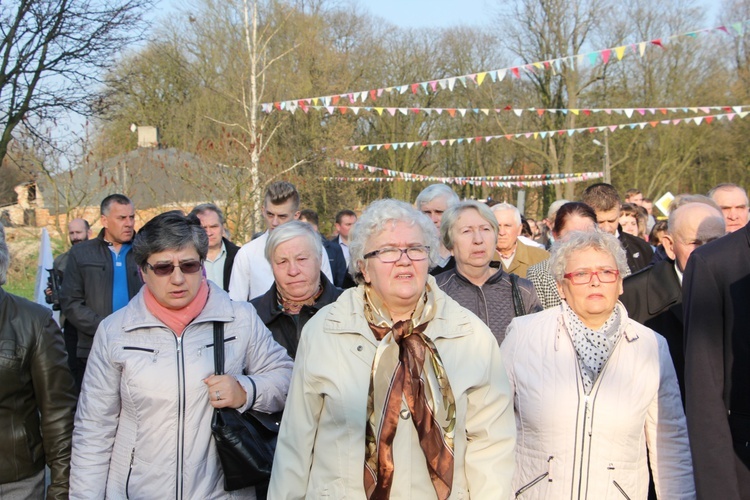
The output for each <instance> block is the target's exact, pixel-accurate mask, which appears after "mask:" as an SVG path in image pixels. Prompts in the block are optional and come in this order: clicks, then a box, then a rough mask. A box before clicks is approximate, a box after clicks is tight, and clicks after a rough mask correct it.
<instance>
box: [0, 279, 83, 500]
mask: <svg viewBox="0 0 750 500" xmlns="http://www.w3.org/2000/svg"><path fill="white" fill-rule="evenodd" d="M75 409H76V396H75V389H74V384H73V376H72V375H71V374H70V369H69V368H68V364H67V357H66V354H65V345H64V344H63V338H62V335H61V334H60V330H59V329H58V327H57V324H56V323H55V322H54V320H53V319H52V311H50V310H49V309H47V308H45V307H42V306H40V305H38V304H34V303H33V302H30V301H28V300H26V299H22V298H21V297H16V296H15V295H12V294H9V293H7V292H5V290H3V289H2V288H0V429H2V430H0V449H2V453H0V484H4V483H10V482H15V481H19V480H21V479H25V478H28V477H31V476H33V475H34V474H36V473H38V472H39V471H41V470H42V469H44V465H45V463H47V464H48V465H49V467H50V471H51V473H50V479H51V484H50V486H49V492H48V494H47V498H48V499H51V498H59V499H63V498H68V476H69V474H70V447H71V439H72V436H73V417H74V415H75Z"/></svg>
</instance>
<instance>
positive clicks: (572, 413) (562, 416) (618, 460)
mask: <svg viewBox="0 0 750 500" xmlns="http://www.w3.org/2000/svg"><path fill="white" fill-rule="evenodd" d="M617 307H619V308H620V314H621V318H622V321H623V323H622V325H623V327H622V328H624V329H623V330H622V332H623V334H622V335H621V337H620V339H619V340H618V342H617V344H616V346H615V348H614V350H613V351H612V353H611V355H610V357H609V360H608V361H607V362H606V364H605V366H604V368H603V370H602V372H601V374H600V375H599V377H598V378H597V380H596V382H595V384H594V386H593V388H592V390H591V393H590V394H589V395H588V396H587V395H586V394H585V393H584V390H583V384H582V382H581V376H580V370H579V368H578V359H577V357H576V352H575V349H574V347H573V342H572V340H571V338H570V336H569V334H568V331H567V329H566V327H565V323H564V321H563V319H562V306H558V307H555V308H552V309H547V310H545V311H542V312H540V313H537V314H532V315H530V316H523V317H520V318H515V319H514V320H513V321H512V322H511V324H510V326H509V327H508V335H507V337H506V338H505V341H504V342H503V344H502V346H501V351H502V354H503V361H504V362H505V367H506V369H507V371H508V378H509V380H510V383H511V387H512V388H513V390H514V392H515V396H514V402H515V413H516V428H517V430H518V442H517V445H516V472H515V476H514V477H513V490H514V492H515V496H516V498H521V499H527V498H533V499H555V500H558V499H563V498H571V499H572V498H576V499H590V500H605V499H620V500H622V499H631V500H635V499H645V498H646V497H647V494H648V468H647V467H648V465H647V462H646V452H647V451H648V453H649V459H650V461H651V468H652V470H653V474H654V482H655V485H656V492H657V495H658V496H659V498H663V499H668V500H678V499H691V498H695V484H694V480H693V468H692V462H691V458H690V447H689V445H688V437H687V428H686V424H685V414H684V412H683V409H682V403H681V402H680V390H679V388H678V386H677V378H676V376H675V371H674V367H673V365H672V360H671V358H670V356H669V349H668V347H667V343H666V340H664V338H663V337H662V336H661V335H659V334H657V333H656V332H654V331H653V330H650V329H649V328H646V327H645V326H642V325H640V324H638V323H636V322H635V321H632V320H631V319H629V318H628V317H627V312H626V311H625V308H624V307H622V304H620V303H618V305H617Z"/></svg>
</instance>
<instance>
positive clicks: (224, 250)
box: [190, 203, 240, 292]
mask: <svg viewBox="0 0 750 500" xmlns="http://www.w3.org/2000/svg"><path fill="white" fill-rule="evenodd" d="M190 215H191V216H195V217H198V219H199V220H200V221H201V226H202V227H203V229H205V231H206V234H207V235H208V254H207V255H206V260H205V262H204V263H203V267H204V268H205V269H206V277H207V278H208V279H210V280H211V281H213V282H214V283H216V284H217V285H219V286H220V287H221V288H223V289H224V291H225V292H228V291H229V278H230V277H231V276H232V265H233V264H234V257H235V255H237V251H238V250H239V249H240V247H238V246H237V245H235V244H234V243H232V242H231V241H229V240H228V239H227V238H225V237H224V214H223V213H222V211H221V209H220V208H219V207H217V206H216V205H214V204H213V203H202V204H200V205H198V206H197V207H195V208H194V209H193V210H192V211H191V212H190Z"/></svg>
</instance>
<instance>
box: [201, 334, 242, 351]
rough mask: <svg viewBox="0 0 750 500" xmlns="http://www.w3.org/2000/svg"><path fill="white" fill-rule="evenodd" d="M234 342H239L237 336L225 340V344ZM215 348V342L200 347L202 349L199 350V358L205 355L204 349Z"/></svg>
mask: <svg viewBox="0 0 750 500" xmlns="http://www.w3.org/2000/svg"><path fill="white" fill-rule="evenodd" d="M233 340H237V337H236V336H233V337H227V338H225V339H224V343H225V344H226V343H227V342H231V341H233ZM213 346H214V343H213V342H211V343H210V344H206V345H204V346H202V347H200V348H199V349H198V356H202V355H203V350H204V349H209V348H211V347H213Z"/></svg>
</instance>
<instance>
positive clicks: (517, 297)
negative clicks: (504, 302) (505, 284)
mask: <svg viewBox="0 0 750 500" xmlns="http://www.w3.org/2000/svg"><path fill="white" fill-rule="evenodd" d="M510 288H511V292H512V294H513V311H514V312H515V313H516V317H518V316H524V315H525V314H526V308H525V307H524V305H523V297H521V290H519V288H518V275H517V274H513V273H510Z"/></svg>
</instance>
